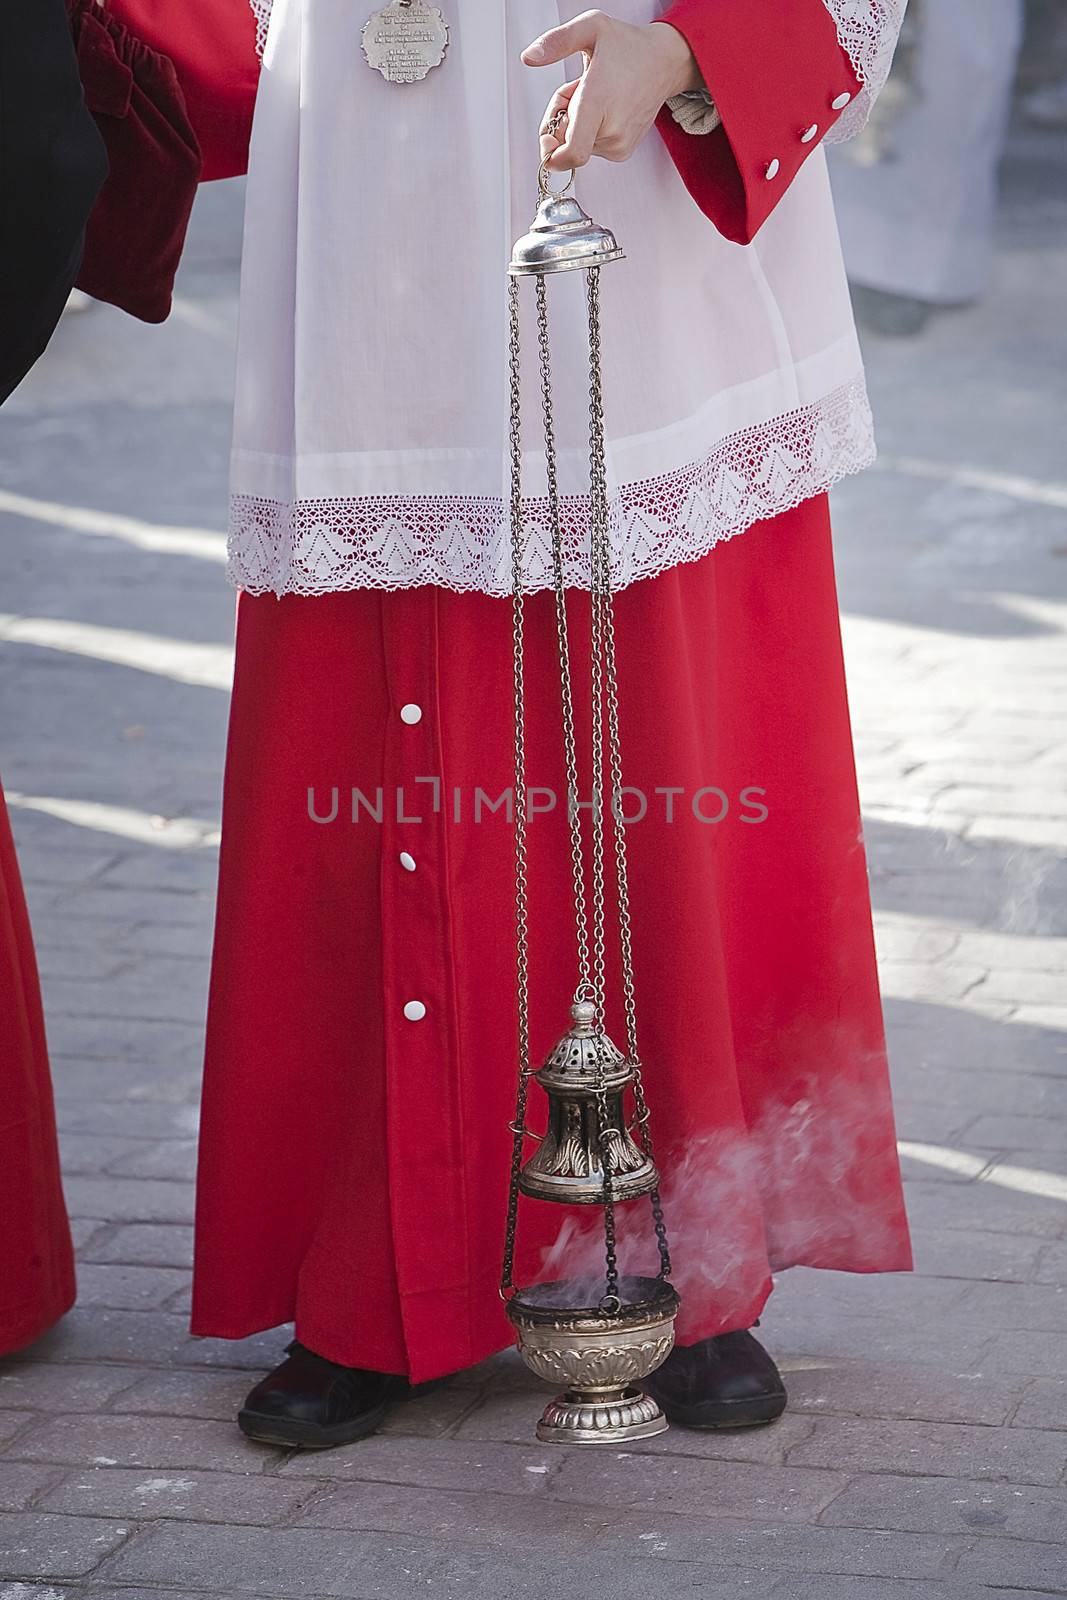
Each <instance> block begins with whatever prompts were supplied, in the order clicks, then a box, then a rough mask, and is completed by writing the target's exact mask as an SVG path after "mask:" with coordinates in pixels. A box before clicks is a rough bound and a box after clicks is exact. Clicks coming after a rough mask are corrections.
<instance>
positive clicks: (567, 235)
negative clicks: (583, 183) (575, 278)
mask: <svg viewBox="0 0 1067 1600" xmlns="http://www.w3.org/2000/svg"><path fill="white" fill-rule="evenodd" d="M538 182H539V185H540V189H541V198H540V201H539V202H538V206H537V214H536V215H535V217H534V219H533V222H532V223H531V225H530V231H529V233H524V234H523V236H522V238H521V239H519V240H517V241H516V244H515V248H514V249H513V250H512V252H511V264H510V266H509V267H508V272H509V273H510V274H511V276H512V277H513V278H521V277H543V276H544V275H545V274H546V273H549V272H571V271H573V270H574V269H575V268H577V267H584V268H587V269H588V268H589V267H601V266H603V265H604V263H605V262H608V261H621V260H622V256H623V252H622V251H621V250H620V249H619V244H618V240H617V239H616V238H615V235H614V234H613V233H612V232H611V230H610V229H609V228H602V227H601V226H600V225H599V223H596V222H594V221H593V219H592V217H590V216H589V215H588V213H587V212H585V211H583V210H582V208H581V206H580V205H579V204H578V202H577V200H576V199H575V198H574V196H573V195H571V194H568V193H567V191H566V190H565V189H564V190H558V191H557V190H553V189H550V188H549V187H548V179H547V169H546V167H545V165H544V162H542V163H541V171H540V174H539V176H538ZM573 182H574V174H573V173H572V174H571V177H570V181H569V182H568V185H567V188H568V189H569V188H570V184H571V183H573Z"/></svg>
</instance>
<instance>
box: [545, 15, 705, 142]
mask: <svg viewBox="0 0 1067 1600" xmlns="http://www.w3.org/2000/svg"><path fill="white" fill-rule="evenodd" d="M578 54H581V55H582V56H583V57H584V59H585V69H584V71H583V72H582V75H581V77H580V78H575V79H574V80H573V81H572V82H571V83H565V84H564V85H563V87H562V89H559V90H558V91H557V92H556V93H555V94H554V95H553V96H552V99H551V100H550V101H549V103H548V109H547V111H546V112H545V118H544V121H543V122H542V124H541V159H542V160H543V161H546V162H547V164H548V166H549V167H550V168H551V169H552V170H553V171H554V172H565V171H569V170H571V169H572V168H574V167H584V166H585V164H586V162H587V161H588V160H589V157H590V156H603V157H604V158H605V160H607V161H626V160H628V159H629V157H630V156H632V155H633V153H634V151H635V150H636V148H637V146H638V145H639V144H640V142H641V140H642V139H643V138H644V136H645V134H646V133H647V132H648V130H649V128H651V126H652V124H653V123H654V122H655V120H656V117H657V116H658V115H659V111H660V107H661V106H662V105H663V103H664V101H666V100H669V99H670V98H671V96H672V95H675V94H681V93H682V92H683V91H684V90H686V89H696V88H699V86H700V84H701V81H702V80H701V76H700V69H699V68H698V66H697V64H696V60H695V58H694V56H693V52H692V51H691V50H690V48H689V46H688V44H687V43H686V41H685V40H684V39H683V38H682V35H681V34H680V33H679V32H678V30H677V29H676V28H672V27H671V26H670V24H669V23H663V22H654V23H649V24H648V25H647V26H645V27H634V26H633V24H631V23H629V22H619V21H617V20H616V19H615V18H614V17H609V16H606V15H605V13H604V12H603V11H585V12H583V13H582V15H581V16H580V17H575V19H574V21H573V22H567V23H564V24H563V26H562V27H559V28H551V29H550V30H549V31H548V33H543V34H542V35H541V37H540V38H539V39H535V40H534V41H533V43H532V44H529V45H527V47H526V49H525V50H524V51H523V53H522V59H523V61H524V62H525V63H526V65H527V66H528V67H547V66H550V65H551V64H552V63H553V62H555V61H564V60H565V59H566V58H567V56H574V55H578ZM550 130H551V131H550Z"/></svg>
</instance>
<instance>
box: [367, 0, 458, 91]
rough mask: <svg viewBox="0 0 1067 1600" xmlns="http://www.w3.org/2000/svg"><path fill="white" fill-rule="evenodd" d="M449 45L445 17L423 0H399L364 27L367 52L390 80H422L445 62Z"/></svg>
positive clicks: (368, 59)
mask: <svg viewBox="0 0 1067 1600" xmlns="http://www.w3.org/2000/svg"><path fill="white" fill-rule="evenodd" d="M447 49H448V25H447V23H446V22H445V19H444V17H443V16H442V14H441V12H440V11H439V10H438V8H437V7H436V6H427V5H423V4H422V0H395V3H394V4H393V5H389V6H386V7H385V8H384V10H382V11H376V12H375V13H374V15H373V16H372V17H369V18H368V19H367V22H366V23H365V25H364V28H363V54H364V55H365V56H366V58H367V61H368V62H369V64H370V65H371V66H372V67H374V68H376V69H377V71H378V72H380V73H381V75H382V77H383V78H387V79H388V81H389V82H390V83H418V81H419V79H420V78H425V76H426V74H427V73H428V72H430V71H432V70H433V68H434V67H439V66H440V65H441V62H442V61H443V60H444V58H445V51H446V50H447Z"/></svg>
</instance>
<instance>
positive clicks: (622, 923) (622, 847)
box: [587, 268, 671, 1279]
mask: <svg viewBox="0 0 1067 1600" xmlns="http://www.w3.org/2000/svg"><path fill="white" fill-rule="evenodd" d="M587 307H588V320H589V417H590V433H589V447H590V461H591V473H590V478H591V483H590V537H591V540H592V572H593V577H592V588H593V592H594V601H593V603H594V606H595V609H596V612H597V613H599V615H600V619H601V621H600V627H599V631H600V634H601V643H602V649H603V657H604V680H605V685H606V701H607V723H608V764H609V774H610V782H611V797H612V803H611V817H612V836H613V840H614V846H615V875H616V880H617V894H618V918H619V954H620V958H621V965H622V988H623V1006H624V1011H625V1016H626V1053H627V1056H628V1058H629V1063H630V1066H631V1068H632V1071H633V1075H634V1077H633V1094H634V1103H635V1106H636V1111H637V1123H638V1126H639V1128H640V1138H641V1143H642V1146H643V1148H644V1150H645V1153H646V1155H647V1156H648V1158H649V1160H650V1161H652V1162H653V1164H654V1162H655V1152H654V1150H653V1145H652V1134H651V1127H650V1113H649V1109H648V1101H647V1099H646V1097H645V1088H644V1078H643V1075H642V1071H641V1058H640V1055H639V1053H638V1045H637V1005H636V999H635V988H634V973H633V925H632V920H631V916H630V890H629V870H628V861H627V854H626V825H625V823H624V821H623V816H622V792H623V783H622V743H621V739H620V735H619V684H618V673H617V667H616V650H615V615H614V609H615V608H614V596H613V593H612V586H611V546H610V539H609V535H608V517H607V464H606V457H605V447H604V404H603V392H602V387H601V366H602V362H601V338H600V269H599V268H596V269H594V270H593V271H592V272H590V273H589V276H588V282H587ZM594 498H595V504H594ZM650 1202H651V1207H652V1220H653V1226H654V1228H655V1233H656V1246H657V1249H658V1252H659V1258H660V1269H659V1276H660V1277H661V1278H664V1279H666V1278H669V1277H670V1274H671V1256H670V1245H669V1243H668V1239H667V1228H666V1223H665V1222H664V1218H663V1206H662V1202H661V1199H660V1194H659V1190H658V1189H655V1190H653V1192H652V1194H651V1196H650Z"/></svg>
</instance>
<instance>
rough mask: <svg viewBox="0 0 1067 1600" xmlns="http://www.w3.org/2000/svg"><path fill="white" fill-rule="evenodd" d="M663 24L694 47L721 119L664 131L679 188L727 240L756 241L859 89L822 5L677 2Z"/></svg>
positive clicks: (669, 122) (663, 123) (786, 0)
mask: <svg viewBox="0 0 1067 1600" xmlns="http://www.w3.org/2000/svg"><path fill="white" fill-rule="evenodd" d="M660 21H662V22H668V23H670V25H671V26H672V27H674V28H677V30H678V32H679V33H680V34H681V35H682V37H683V38H684V39H685V40H686V42H687V43H688V45H689V47H690V49H691V50H692V52H693V54H694V56H695V57H696V60H697V65H698V66H699V67H700V70H701V72H702V74H703V76H704V82H705V83H706V84H707V86H708V89H709V91H710V92H711V96H712V98H713V100H714V101H715V105H716V107H717V108H718V111H719V114H720V116H721V117H722V127H721V128H717V129H716V130H715V132H714V133H709V134H689V133H686V132H685V131H684V130H683V129H682V128H680V127H679V126H678V124H677V123H676V122H675V121H674V119H673V117H671V115H670V113H669V112H668V111H666V110H664V111H663V112H662V113H661V114H660V117H659V121H658V124H657V126H658V127H659V130H660V133H661V134H662V136H663V139H664V142H665V143H666V146H667V149H668V151H669V152H670V155H671V158H672V160H673V161H674V164H675V166H676V167H677V168H678V171H679V173H680V174H681V177H682V180H683V182H684V183H685V185H686V188H687V189H688V190H689V192H690V194H691V195H692V196H693V199H694V200H695V201H696V203H697V205H698V206H699V207H700V209H701V210H702V211H703V212H704V213H705V215H707V216H708V217H710V218H711V220H712V222H714V223H715V225H716V227H717V228H718V229H719V231H720V233H722V234H723V235H724V236H725V237H726V238H727V239H733V240H734V241H735V242H736V243H738V244H747V243H748V242H749V241H750V240H751V239H753V238H755V236H756V234H757V233H758V232H759V230H760V228H761V227H762V226H763V224H764V223H765V222H766V220H767V218H768V217H769V216H770V214H771V212H772V211H773V210H774V208H775V206H776V205H777V204H778V201H779V200H780V199H781V198H782V196H783V195H784V194H785V192H786V190H787V189H788V188H789V185H790V184H791V183H792V181H793V179H794V178H795V177H796V175H797V173H798V172H799V171H800V169H801V167H802V166H803V164H804V162H805V161H806V160H807V158H808V156H809V155H810V154H811V152H812V151H813V150H815V149H816V148H817V147H818V145H819V143H820V142H821V140H822V139H823V138H824V137H825V135H826V133H827V132H828V130H829V129H830V128H832V127H833V125H834V123H835V122H836V121H837V119H838V117H839V116H840V115H841V113H842V111H843V110H844V109H845V106H846V105H848V103H849V101H851V100H852V99H853V98H854V96H855V95H856V94H857V93H858V92H859V89H860V87H861V85H860V80H859V78H858V77H857V76H856V72H855V69H854V68H853V66H852V63H851V61H850V60H849V58H848V56H847V54H846V53H845V51H844V50H843V49H842V47H841V44H840V41H839V40H838V37H837V29H836V28H835V26H834V20H833V18H832V16H831V15H830V12H829V11H828V10H827V7H826V5H825V3H824V0H759V4H755V3H754V0H675V3H674V4H673V5H672V6H671V7H670V9H669V10H668V11H666V12H665V13H664V15H663V17H662V18H660Z"/></svg>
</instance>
